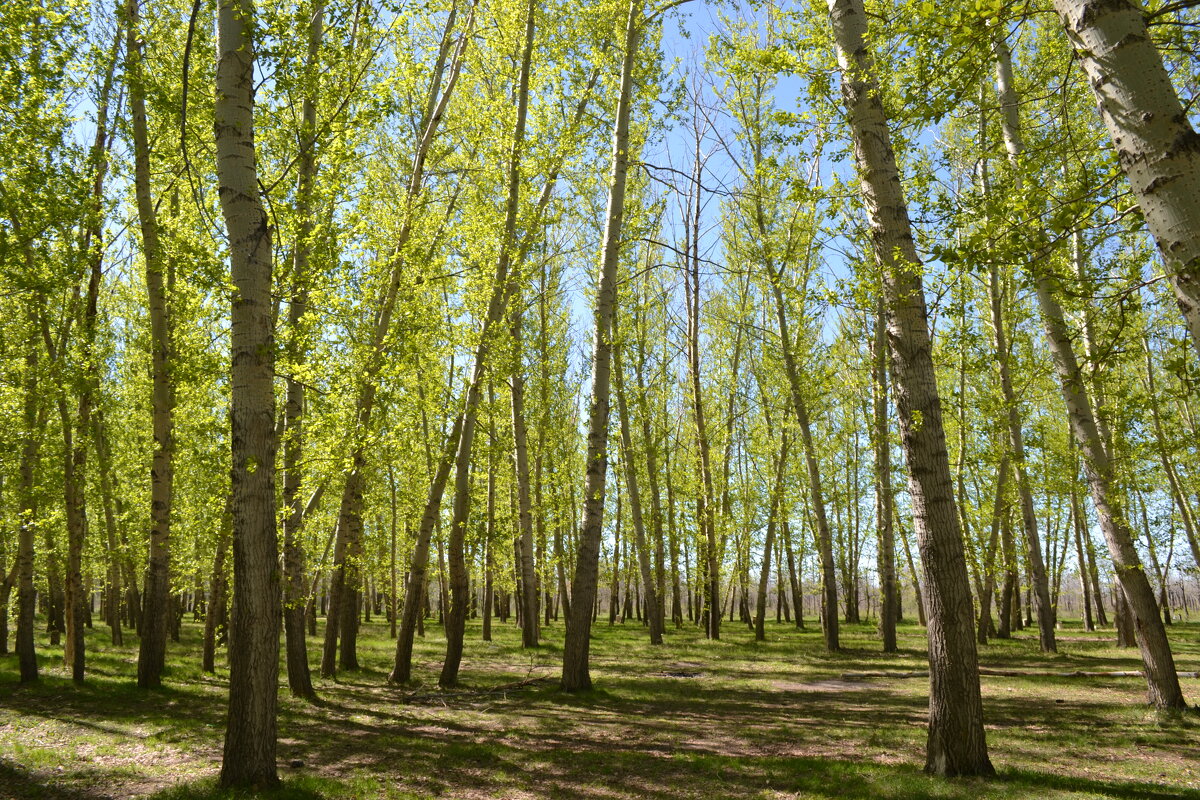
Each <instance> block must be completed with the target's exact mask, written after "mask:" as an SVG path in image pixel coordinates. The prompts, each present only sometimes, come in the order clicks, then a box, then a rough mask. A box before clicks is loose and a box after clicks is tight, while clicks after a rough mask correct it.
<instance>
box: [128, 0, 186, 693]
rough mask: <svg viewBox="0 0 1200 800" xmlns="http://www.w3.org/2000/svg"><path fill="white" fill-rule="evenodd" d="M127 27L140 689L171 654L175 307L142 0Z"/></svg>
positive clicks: (155, 679)
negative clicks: (141, 480) (134, 250)
mask: <svg viewBox="0 0 1200 800" xmlns="http://www.w3.org/2000/svg"><path fill="white" fill-rule="evenodd" d="M128 8H129V11H128V14H129V19H128V27H127V28H126V37H127V38H126V45H125V58H126V67H125V72H126V80H128V82H129V87H128V89H129V111H130V115H131V116H132V122H133V125H132V127H133V157H134V193H135V195H136V197H137V208H138V219H139V221H140V223H141V233H142V257H143V260H144V261H145V263H146V300H147V307H148V309H149V311H150V341H151V352H150V356H151V370H152V373H153V388H152V391H151V413H152V414H153V419H154V444H155V448H154V457H153V462H152V464H151V466H150V523H151V527H150V567H149V569H148V570H147V572H146V591H145V594H144V596H143V601H142V602H143V610H142V627H141V637H142V638H141V642H140V644H139V648H138V686H141V687H143V688H149V687H154V686H159V685H160V684H161V683H162V672H163V667H164V665H165V659H166V651H167V616H168V614H169V613H170V593H171V563H170V554H171V502H172V493H173V487H174V480H175V434H174V428H175V423H174V419H173V408H174V405H175V397H174V390H173V387H172V384H171V374H170V366H169V365H170V359H171V306H170V298H168V297H167V292H166V288H165V287H164V284H163V269H164V264H165V260H166V256H165V254H164V253H163V250H162V247H161V245H160V243H159V228H158V216H157V212H156V206H155V203H154V198H153V196H152V195H151V187H150V179H151V164H150V134H149V131H148V127H147V123H146V89H145V85H144V80H145V74H144V71H143V70H142V38H141V37H142V34H141V31H140V30H139V27H138V4H137V0H129V7H128Z"/></svg>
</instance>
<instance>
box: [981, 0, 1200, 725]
mask: <svg viewBox="0 0 1200 800" xmlns="http://www.w3.org/2000/svg"><path fill="white" fill-rule="evenodd" d="M1116 3H1117V4H1121V3H1123V0H1116ZM996 56H997V62H998V63H997V67H998V69H997V90H998V92H999V95H1000V105H1001V108H1002V110H1003V112H1004V113H1003V114H1002V115H1001V126H1002V130H1003V133H1004V144H1005V147H1006V149H1007V150H1008V155H1009V158H1010V160H1011V161H1012V163H1013V169H1014V173H1015V176H1016V180H1015V188H1016V189H1017V191H1018V192H1020V190H1021V177H1022V176H1021V172H1020V157H1021V154H1022V152H1023V151H1024V144H1023V142H1022V137H1021V128H1020V115H1019V113H1018V109H1019V105H1018V102H1019V98H1018V96H1017V92H1016V87H1015V86H1014V83H1013V75H1012V63H1011V56H1010V55H1009V51H1008V48H1007V46H1006V45H1004V43H1003V42H998V43H997V47H996ZM1034 235H1035V236H1038V237H1043V241H1041V242H1040V244H1039V246H1038V247H1036V248H1035V249H1036V251H1038V252H1041V253H1047V252H1049V249H1050V248H1049V245H1048V243H1046V242H1045V241H1044V234H1043V233H1042V232H1040V231H1038V232H1035V234H1034ZM1030 271H1031V272H1032V273H1033V275H1032V277H1033V279H1034V287H1035V290H1036V294H1037V301H1038V307H1039V308H1040V310H1041V314H1042V323H1043V326H1044V328H1045V330H1046V339H1047V341H1048V342H1049V345H1050V355H1051V358H1052V360H1053V361H1054V368H1055V371H1056V372H1057V373H1058V377H1059V385H1060V388H1061V390H1062V395H1063V400H1064V402H1065V404H1066V407H1067V414H1068V417H1069V418H1070V422H1071V432H1072V434H1073V436H1074V438H1075V442H1076V444H1078V445H1079V450H1080V452H1081V453H1082V455H1083V462H1084V471H1085V472H1086V473H1087V477H1088V486H1089V488H1090V489H1091V493H1092V503H1093V505H1094V506H1095V508H1096V516H1097V517H1098V518H1099V522H1100V530H1101V531H1102V532H1103V533H1104V537H1105V539H1106V540H1107V541H1108V548H1109V552H1110V553H1111V554H1112V559H1113V566H1114V568H1115V571H1116V577H1117V582H1118V583H1119V584H1120V586H1121V593H1122V594H1123V596H1124V598H1125V599H1126V600H1127V601H1128V604H1129V608H1130V611H1131V613H1132V614H1133V616H1134V619H1135V635H1136V639H1137V643H1138V647H1139V648H1140V650H1141V654H1142V662H1143V665H1144V667H1145V673H1146V682H1147V685H1148V692H1149V699H1150V702H1151V703H1153V704H1154V706H1155V707H1157V708H1166V709H1178V708H1186V703H1185V702H1184V699H1183V692H1182V690H1181V689H1180V687H1179V677H1178V675H1176V673H1175V660H1174V657H1173V656H1172V654H1171V646H1170V643H1169V642H1168V641H1167V632H1166V628H1165V627H1164V626H1163V624H1162V619H1161V618H1160V617H1159V615H1158V604H1157V602H1156V600H1155V598H1154V590H1153V588H1151V586H1150V581H1149V580H1147V578H1146V573H1145V570H1144V569H1143V567H1142V562H1141V558H1140V557H1139V556H1138V552H1137V548H1136V547H1135V546H1134V542H1133V535H1132V533H1131V531H1130V529H1129V523H1128V522H1127V521H1126V519H1125V515H1124V512H1123V510H1122V509H1121V506H1120V498H1119V492H1118V490H1117V487H1116V480H1115V478H1116V476H1115V474H1114V470H1113V466H1112V462H1111V458H1112V454H1111V453H1110V452H1109V450H1108V448H1107V447H1106V445H1105V442H1104V437H1103V436H1102V434H1101V430H1100V426H1099V425H1098V424H1097V410H1096V409H1095V408H1094V407H1093V405H1092V400H1091V398H1090V397H1089V396H1088V391H1087V388H1086V386H1085V384H1084V378H1083V371H1082V370H1081V369H1080V366H1079V361H1078V359H1077V358H1076V355H1075V345H1074V343H1073V342H1072V341H1071V334H1070V331H1069V329H1068V328H1067V322H1066V317H1065V315H1064V313H1063V309H1062V306H1061V304H1060V303H1059V300H1058V289H1057V287H1056V286H1055V285H1054V284H1053V283H1052V282H1051V279H1050V277H1049V275H1048V274H1047V270H1046V268H1045V267H1044V266H1041V265H1030Z"/></svg>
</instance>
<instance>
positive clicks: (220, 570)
mask: <svg viewBox="0 0 1200 800" xmlns="http://www.w3.org/2000/svg"><path fill="white" fill-rule="evenodd" d="M232 525H233V509H232V508H230V507H229V505H226V508H225V513H224V515H223V517H222V519H221V528H220V530H219V531H218V532H217V551H216V554H215V555H214V557H213V566H212V577H211V579H210V580H209V584H208V603H207V604H206V609H205V614H204V641H203V644H202V648H201V656H200V668H201V669H202V670H203V671H204V672H208V673H214V672H216V671H217V640H218V639H219V638H221V631H220V630H219V629H220V628H221V627H222V626H223V625H224V624H225V617H226V614H225V605H226V603H227V601H228V596H229V581H228V579H227V578H226V577H225V559H226V558H227V557H228V556H229V540H230V538H231V537H232V530H231V528H232Z"/></svg>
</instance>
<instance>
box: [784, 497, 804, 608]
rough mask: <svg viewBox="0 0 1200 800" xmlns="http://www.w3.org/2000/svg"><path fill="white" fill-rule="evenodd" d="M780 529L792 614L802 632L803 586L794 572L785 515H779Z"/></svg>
mask: <svg viewBox="0 0 1200 800" xmlns="http://www.w3.org/2000/svg"><path fill="white" fill-rule="evenodd" d="M781 516H782V517H783V518H782V519H781V520H780V529H781V531H782V533H783V547H784V550H785V551H786V553H787V562H788V579H789V581H790V582H791V585H792V613H793V614H794V615H795V616H794V619H795V622H796V627H797V628H798V629H800V630H804V586H803V585H802V584H801V582H800V575H799V573H798V572H797V571H796V555H795V551H794V550H793V548H792V526H791V525H790V524H788V519H787V515H786V514H783V515H781ZM800 564H801V566H803V564H804V552H803V550H801V553H800Z"/></svg>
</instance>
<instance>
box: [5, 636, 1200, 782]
mask: <svg viewBox="0 0 1200 800" xmlns="http://www.w3.org/2000/svg"><path fill="white" fill-rule="evenodd" d="M814 625H815V623H814V622H811V621H810V623H809V630H807V631H797V630H796V628H795V627H794V626H791V625H787V624H774V623H772V624H769V625H768V635H767V641H765V642H755V641H754V639H753V636H752V634H751V633H750V632H749V630H748V629H747V627H746V626H745V625H744V624H740V623H729V622H726V624H725V627H724V628H723V630H722V639H721V640H720V641H716V642H714V641H708V640H706V639H704V638H703V636H702V635H701V634H700V633H699V632H698V631H697V630H695V629H694V628H692V627H691V626H686V627H685V628H683V629H682V630H675V629H674V628H672V627H670V626H668V635H667V644H666V645H665V646H663V647H660V648H658V647H651V646H650V644H649V643H648V638H647V636H646V634H645V631H644V629H643V628H642V627H641V625H639V624H638V623H636V622H633V621H630V622H629V623H627V624H625V625H616V626H612V627H610V626H609V625H608V624H607V620H605V619H602V620H601V621H600V622H599V623H598V624H597V625H596V626H595V628H594V630H595V640H594V642H593V644H592V654H593V658H592V677H593V680H594V682H595V684H596V688H595V690H594V691H591V692H587V693H582V694H564V693H562V692H561V691H559V689H558V688H557V681H556V678H557V674H558V669H559V664H560V659H561V643H562V625H561V623H552V624H551V625H549V626H547V627H546V628H545V630H544V639H545V644H544V645H543V646H542V647H540V648H537V649H536V650H532V651H524V650H522V648H521V647H520V636H519V632H518V631H517V630H516V629H515V628H514V627H513V626H512V625H511V624H506V625H501V624H495V625H494V626H493V632H494V638H495V641H493V642H490V643H488V642H483V641H481V639H480V631H479V623H478V621H473V622H472V623H471V624H470V626H469V628H468V641H467V646H466V652H465V656H464V660H463V669H462V673H461V678H462V686H461V688H459V689H456V690H453V691H441V690H438V689H437V687H436V678H437V674H438V670H439V668H440V665H441V655H442V651H443V648H444V645H445V641H444V639H443V637H442V634H441V629H440V627H438V626H437V625H436V624H430V625H427V635H426V637H425V638H424V639H420V640H418V642H417V646H416V650H415V654H414V667H415V668H414V674H415V676H416V678H417V681H416V682H415V683H414V685H412V686H406V687H392V686H388V685H387V684H386V676H387V673H388V671H389V670H390V668H391V661H392V658H393V647H394V645H393V642H392V641H391V640H389V639H388V638H387V637H386V634H387V629H386V627H385V626H384V625H382V624H379V623H372V624H370V625H367V626H365V628H364V630H363V634H362V636H361V638H360V661H361V663H362V665H363V668H362V670H360V671H357V672H354V673H349V674H342V675H339V676H338V677H337V678H336V679H334V680H317V682H316V683H317V689H318V692H319V693H320V695H321V701H320V703H319V704H317V705H310V704H307V703H303V702H300V701H297V700H295V699H293V698H291V697H289V696H288V695H287V693H286V682H285V681H281V687H282V689H281V704H280V717H279V736H280V747H279V756H280V774H281V777H283V779H284V784H283V788H282V789H281V790H280V791H279V792H278V793H277V794H276V795H274V796H277V797H279V798H305V799H307V798H349V799H350V800H357V799H358V798H362V799H363V800H366V799H367V798H396V799H397V800H399V799H400V798H412V797H563V798H568V797H582V798H616V797H639V798H640V797H647V798H675V797H684V798H686V797H696V798H716V797H730V798H734V797H738V798H742V797H761V798H827V797H850V798H876V797H878V798H922V797H930V798H935V797H936V798H963V799H964V800H965V799H966V798H975V797H986V798H1025V797H1048V798H1092V797H1111V798H1151V799H1152V800H1153V799H1157V798H1164V799H1165V798H1168V797H1194V798H1200V776H1198V775H1197V772H1196V766H1195V765H1196V759H1195V754H1196V753H1197V752H1200V720H1198V719H1197V718H1194V717H1192V716H1191V715H1187V716H1185V717H1183V718H1180V719H1169V718H1168V719H1163V718H1160V717H1159V716H1158V715H1156V714H1154V713H1153V712H1152V711H1151V710H1150V709H1149V708H1147V706H1146V705H1145V687H1144V683H1143V682H1142V681H1141V679H1139V678H1054V677H1015V678H1001V677H991V676H985V677H983V678H982V686H983V693H984V703H985V715H986V722H987V725H988V741H989V747H990V751H991V757H992V760H993V763H994V764H995V765H996V767H997V769H998V770H999V776H998V777H997V778H995V779H990V780H952V781H945V780H938V779H933V778H929V777H927V776H925V775H924V774H923V773H922V772H921V766H922V765H923V763H924V758H923V751H924V742H925V729H924V725H925V713H926V704H927V694H926V692H927V681H926V680H925V679H923V678H896V677H889V678H869V679H857V678H855V677H854V673H856V672H863V671H872V672H895V673H907V672H917V671H920V670H922V669H924V668H925V667H926V662H925V653H924V644H925V643H924V631H923V630H922V629H920V628H918V627H917V626H915V625H906V626H902V628H901V631H900V653H898V654H896V655H884V654H882V653H880V652H879V645H878V641H877V638H876V636H875V632H874V630H873V628H872V627H871V626H870V625H860V626H853V625H844V626H843V637H842V641H843V646H844V649H843V651H842V652H840V653H836V654H830V653H827V652H825V650H824V648H823V644H822V640H821V637H820V633H819V631H818V630H816V629H815V627H814ZM1171 633H1172V640H1173V644H1174V649H1175V654H1176V658H1177V661H1178V667H1179V669H1180V670H1186V671H1192V670H1197V669H1200V624H1183V625H1178V624H1177V625H1176V626H1174V628H1173V630H1172V631H1171ZM1059 635H1060V650H1061V652H1060V653H1058V654H1057V655H1051V656H1044V655H1042V654H1040V653H1038V652H1037V646H1036V639H1033V638H1030V637H1029V636H1026V635H1023V634H1019V635H1018V638H1016V639H1013V640H1010V641H996V642H993V643H992V644H989V645H988V646H987V647H985V648H983V650H982V652H981V660H982V662H983V663H984V664H985V665H987V666H992V667H1003V668H1009V669H1030V670H1056V671H1063V672H1067V671H1071V670H1091V671H1102V670H1136V669H1137V668H1138V663H1139V662H1138V658H1137V653H1136V651H1131V650H1121V649H1118V648H1116V647H1114V646H1112V644H1111V638H1112V637H1111V634H1110V632H1100V633H1086V632H1084V631H1082V630H1081V629H1080V627H1079V625H1078V623H1074V624H1067V625H1065V626H1064V628H1063V630H1061V631H1060V634H1059ZM199 637H200V627H199V626H198V625H196V624H194V623H190V622H189V623H187V624H185V625H184V628H183V639H182V641H181V642H180V643H172V644H171V646H170V650H169V662H168V671H167V675H166V679H165V684H166V685H165V686H164V688H163V689H161V690H157V691H151V692H145V691H142V690H139V689H138V688H137V687H136V685H135V680H134V678H135V674H136V657H137V648H136V642H135V640H134V637H132V636H130V637H128V640H129V642H130V643H129V644H127V645H125V646H124V647H120V648H116V647H112V646H111V645H110V644H108V641H107V634H106V632H104V631H101V630H99V629H97V630H94V631H90V632H89V638H88V666H89V674H88V681H87V683H86V684H85V685H84V686H82V687H77V686H75V685H74V684H72V683H71V681H70V680H69V676H68V674H67V673H66V672H65V670H64V669H63V668H62V666H61V663H60V661H61V659H53V658H51V657H50V650H49V648H48V647H45V645H46V643H45V642H42V643H41V644H42V645H43V646H44V648H45V649H43V650H42V651H41V652H42V655H43V658H42V665H43V678H42V680H41V681H40V682H39V683H38V684H37V685H34V686H25V687H21V686H18V685H17V684H16V661H15V658H14V657H13V656H11V655H10V656H6V657H2V658H0V797H5V798H7V797H14V798H33V797H46V798H67V799H68V800H69V799H70V798H80V799H81V800H83V799H88V798H95V799H96V800H99V798H109V797H112V798H117V797H137V796H150V797H154V798H159V799H160V800H200V799H201V798H217V797H228V798H233V797H243V796H247V795H238V794H227V793H221V792H219V791H218V790H217V789H216V788H215V776H216V773H217V771H218V769H219V762H220V756H221V747H222V740H223V733H224V715H225V691H226V687H225V680H226V673H225V670H224V665H223V664H219V665H218V672H217V675H216V676H211V675H205V674H204V673H202V672H201V671H200V669H199V663H200V653H199ZM317 648H318V644H317V643H314V642H310V657H312V658H313V659H314V660H315V659H316V657H317ZM535 679H540V680H535ZM1184 686H1185V692H1186V694H1187V696H1188V697H1189V699H1191V700H1193V701H1195V700H1198V699H1200V681H1197V680H1195V679H1185V681H1184ZM293 765H294V766H293Z"/></svg>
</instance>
